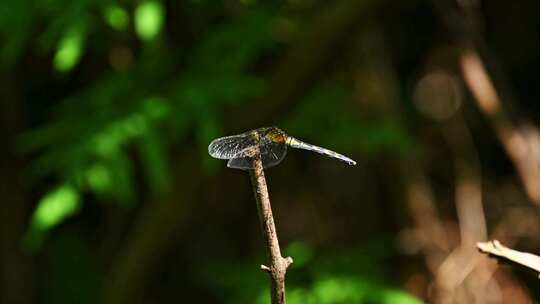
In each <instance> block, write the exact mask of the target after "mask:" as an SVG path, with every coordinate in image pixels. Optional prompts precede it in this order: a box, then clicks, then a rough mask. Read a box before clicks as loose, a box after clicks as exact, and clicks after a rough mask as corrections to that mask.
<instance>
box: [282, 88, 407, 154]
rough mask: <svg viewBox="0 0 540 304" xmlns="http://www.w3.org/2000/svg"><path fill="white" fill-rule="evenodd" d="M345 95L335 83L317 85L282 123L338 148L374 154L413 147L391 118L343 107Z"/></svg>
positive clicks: (401, 129) (343, 90)
mask: <svg viewBox="0 0 540 304" xmlns="http://www.w3.org/2000/svg"><path fill="white" fill-rule="evenodd" d="M349 95H350V94H349V92H347V90H346V89H345V88H344V87H343V86H341V85H339V84H336V83H330V84H326V85H323V86H320V87H317V88H316V89H315V90H314V91H313V92H312V93H311V94H309V95H308V96H306V98H305V100H304V101H303V102H302V103H301V104H300V105H299V107H298V108H297V109H296V110H295V111H294V112H293V114H291V115H290V118H289V119H287V120H286V121H285V122H284V124H283V125H284V126H285V128H286V130H288V131H289V132H290V133H291V134H295V136H298V137H305V138H306V140H309V139H311V138H316V139H317V141H318V142H323V143H325V144H326V145H328V147H330V148H332V147H336V149H338V150H340V151H341V150H344V151H347V150H360V151H363V152H364V153H366V154H369V155H375V154H378V153H380V152H382V151H398V152H401V153H403V152H406V151H408V150H409V149H410V148H411V147H412V146H413V140H412V139H411V137H410V136H409V135H408V134H406V133H405V132H404V129H403V127H402V126H401V125H400V124H399V123H398V121H397V120H396V119H394V118H393V117H385V118H384V119H380V120H362V119H360V118H359V116H360V115H359V114H358V113H354V112H353V111H352V109H348V108H347V106H346V105H347V104H350V102H349V101H350V99H351V97H350V96H349ZM293 132H294V133H293Z"/></svg>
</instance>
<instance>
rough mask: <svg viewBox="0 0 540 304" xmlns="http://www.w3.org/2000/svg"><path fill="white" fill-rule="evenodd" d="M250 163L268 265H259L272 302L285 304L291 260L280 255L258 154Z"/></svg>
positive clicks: (273, 303)
mask: <svg viewBox="0 0 540 304" xmlns="http://www.w3.org/2000/svg"><path fill="white" fill-rule="evenodd" d="M252 165H253V170H250V171H249V173H250V175H251V183H252V185H253V192H254V193H255V200H256V202H257V209H258V212H259V220H260V222H261V227H262V232H263V236H264V240H265V242H266V255H267V257H268V260H269V266H265V265H261V269H262V270H264V271H266V272H268V274H269V275H270V281H271V285H272V286H271V287H272V288H271V289H272V290H271V293H272V304H285V274H286V273H287V268H288V267H289V266H290V265H291V264H292V262H293V260H292V258H291V257H286V258H284V257H282V256H281V250H280V248H279V241H278V237H277V233H276V226H275V224H274V216H273V215H272V208H271V205H270V196H269V195H268V187H267V186H266V178H265V177H264V170H263V164H262V161H261V158H260V156H257V157H254V158H253V160H252Z"/></svg>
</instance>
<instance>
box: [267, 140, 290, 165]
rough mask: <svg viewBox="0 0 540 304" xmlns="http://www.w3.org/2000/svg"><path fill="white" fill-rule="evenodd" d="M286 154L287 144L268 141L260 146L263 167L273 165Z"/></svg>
mask: <svg viewBox="0 0 540 304" xmlns="http://www.w3.org/2000/svg"><path fill="white" fill-rule="evenodd" d="M285 155H287V145H285V144H284V143H278V142H273V141H269V142H266V143H264V144H263V145H262V146H261V160H262V163H263V167H264V168H270V167H273V166H275V165H277V164H279V163H281V161H282V160H283V159H284V158H285Z"/></svg>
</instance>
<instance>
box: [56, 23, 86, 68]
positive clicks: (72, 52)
mask: <svg viewBox="0 0 540 304" xmlns="http://www.w3.org/2000/svg"><path fill="white" fill-rule="evenodd" d="M84 32H85V31H84V26H83V25H82V24H77V25H75V26H73V27H72V28H71V29H69V30H68V31H67V32H66V34H65V35H64V37H63V38H62V39H61V40H60V42H59V44H58V47H57V50H56V54H55V55H54V68H55V69H56V70H57V71H60V72H67V71H69V70H71V69H72V68H73V67H74V66H75V65H76V64H77V63H78V62H79V60H80V59H81V56H82V53H83V47H84V35H85V33H84Z"/></svg>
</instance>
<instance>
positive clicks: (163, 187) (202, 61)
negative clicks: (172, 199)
mask: <svg viewBox="0 0 540 304" xmlns="http://www.w3.org/2000/svg"><path fill="white" fill-rule="evenodd" d="M76 2H77V1H76ZM53 3H56V2H54V1H53ZM77 3H78V4H70V5H69V6H68V7H67V11H68V12H70V13H67V12H66V13H65V15H62V17H61V18H60V20H54V21H51V25H50V26H49V28H48V29H47V31H46V32H45V34H44V36H45V37H48V38H47V41H50V39H53V40H54V39H55V38H54V37H58V38H57V39H58V40H57V41H58V42H57V43H58V46H57V48H56V50H55V57H54V67H55V68H56V69H57V70H58V71H62V72H67V71H70V70H72V69H73V68H74V67H75V66H76V65H77V63H78V62H79V60H80V58H81V55H82V53H83V52H84V47H85V43H84V41H85V39H86V38H85V37H86V36H87V35H91V33H89V32H88V31H90V30H94V31H95V30H96V28H95V27H89V26H88V24H95V20H94V18H92V17H90V16H93V15H91V14H90V12H89V11H86V10H91V9H93V8H94V6H91V5H90V4H84V3H79V2H77ZM93 5H97V7H100V8H101V11H103V12H104V17H105V19H104V21H105V22H106V23H108V25H109V26H111V27H113V28H115V29H118V30H119V29H122V28H124V27H125V25H126V24H125V23H126V22H128V20H129V15H128V13H127V12H126V11H125V10H123V9H122V8H121V7H120V6H118V5H117V4H114V3H108V1H105V2H104V3H99V4H97V3H96V4H93ZM55 9H56V8H55V7H54V5H53V6H51V7H50V8H48V9H47V10H45V11H48V10H52V11H54V10H55ZM76 12H78V14H79V16H84V17H83V18H77V19H76V18H71V17H72V16H71V14H75V13H76ZM272 14H273V12H272V10H270V9H268V8H265V7H260V8H253V10H252V11H249V13H246V14H244V15H243V16H240V17H238V18H235V19H233V20H226V21H225V23H223V24H219V25H216V26H215V27H213V28H209V29H208V31H207V32H206V33H204V35H202V38H201V39H200V40H198V41H197V43H196V44H195V45H194V46H193V48H192V49H191V50H188V51H186V53H187V54H188V55H187V57H186V59H185V63H184V66H183V67H182V68H181V73H179V74H176V73H175V74H174V75H171V74H166V72H167V71H169V70H171V68H170V66H171V61H172V57H158V58H149V57H144V56H145V55H144V54H142V55H141V56H143V57H142V58H141V59H140V61H139V62H136V63H135V65H134V66H133V67H131V68H130V69H129V70H128V71H125V72H124V71H116V72H110V73H108V74H107V75H104V76H103V77H101V78H100V79H99V81H97V82H96V83H94V84H91V85H89V86H87V87H86V88H85V89H84V90H83V91H79V92H75V93H74V94H73V95H72V96H69V97H68V98H66V99H65V100H63V101H61V102H60V103H59V105H58V106H57V107H55V108H54V109H53V113H54V115H53V116H52V119H50V120H49V121H47V122H46V123H45V124H43V125H42V126H41V127H38V128H36V129H34V130H33V131H31V132H28V133H27V134H25V135H24V136H22V138H21V144H20V148H21V149H22V150H23V151H26V153H32V154H34V155H35V156H36V157H35V160H34V161H33V163H32V165H31V167H30V168H29V170H28V173H29V175H30V176H32V177H33V178H34V179H35V180H41V179H42V178H51V177H52V178H54V179H55V180H57V182H58V184H59V185H66V184H69V185H71V186H70V187H71V188H70V189H71V191H73V192H74V195H76V196H77V197H81V196H82V193H92V194H93V195H94V196H95V197H97V198H98V199H103V200H107V201H113V202H116V203H118V204H121V205H124V206H130V205H131V204H133V203H135V202H136V197H135V196H134V187H135V186H134V167H135V165H134V163H135V162H139V163H140V164H141V165H142V169H143V173H144V179H145V182H146V185H147V186H148V188H149V189H150V190H151V193H153V194H155V195H159V194H162V193H164V192H166V191H167V190H168V189H169V183H170V176H171V173H170V167H171V166H170V164H171V159H170V155H169V153H170V151H171V149H172V145H174V144H177V145H178V144H180V143H181V142H182V141H183V140H185V137H186V136H187V135H188V134H189V133H191V132H193V133H195V134H196V136H197V141H198V143H199V149H200V151H201V154H204V155H206V147H207V144H208V142H209V141H210V140H211V139H212V138H215V137H216V136H218V135H219V134H220V133H221V132H220V115H219V113H220V112H221V110H222V109H223V108H224V107H227V106H231V105H239V104H241V103H243V102H246V101H248V100H250V99H252V98H253V97H256V96H258V95H259V94H261V93H262V91H263V89H264V81H263V80H262V79H261V78H260V77H259V76H257V75H256V74H255V73H253V72H252V71H251V69H252V66H253V64H254V63H256V61H257V60H258V58H259V57H260V55H261V54H262V53H264V52H265V51H266V50H268V49H269V48H272V47H273V46H274V45H275V44H274V42H273V39H272V38H271V35H270V29H269V25H270V22H271V16H272ZM164 16H165V11H164V7H163V5H162V4H161V3H160V2H158V1H145V2H141V3H140V4H139V5H138V6H137V8H136V9H135V15H134V23H135V24H134V25H135V30H136V32H137V34H138V35H139V37H140V38H141V39H142V40H145V41H149V40H153V39H154V38H155V37H156V36H157V35H158V34H159V32H160V31H161V27H162V26H163V22H164V20H163V18H164ZM61 20H63V21H61ZM90 20H92V22H90ZM58 24H62V25H63V26H62V28H63V29H64V30H63V31H62V34H61V35H58V34H59V33H60V32H61V31H59V28H58V27H57V26H58ZM104 25H105V24H104ZM239 39H242V43H238V40H239ZM223 58H227V60H223ZM155 71H161V73H162V74H158V73H156V72H155ZM163 73H165V74H163ZM195 130H196V132H194V131H195ZM203 159H205V160H206V161H208V159H207V158H206V157H204V158H203ZM212 164H213V163H206V162H205V163H204V166H205V167H207V168H210V169H211V167H212V166H211V165H212ZM59 187H60V186H59ZM54 191H56V190H51V192H50V193H46V194H45V197H48V196H50V195H52V193H54ZM41 202H42V201H41ZM41 202H40V204H38V207H37V209H36V212H37V210H42V209H43V208H44V207H42V206H41V204H42V203H41ZM57 204H58V205H59V207H58V208H59V209H60V210H64V213H62V215H61V216H60V215H55V216H54V217H55V220H54V221H51V222H50V224H49V225H46V226H39V225H38V224H37V223H36V222H35V221H36V219H38V218H40V216H37V215H34V217H33V223H32V225H31V226H30V230H31V231H30V232H29V235H34V234H35V233H34V232H35V231H33V230H34V229H35V227H43V228H42V230H47V229H50V228H52V227H54V226H55V225H57V224H59V223H61V222H62V221H63V220H64V219H65V218H67V217H68V216H69V215H72V214H74V213H73V212H68V210H71V209H72V206H71V205H69V204H67V203H66V201H65V200H58V201H57ZM45 210H48V209H45ZM51 216H53V215H51ZM36 225H37V226H36ZM29 239H30V240H32V239H33V238H29Z"/></svg>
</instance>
